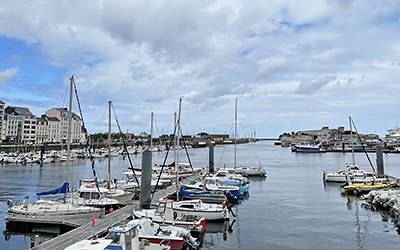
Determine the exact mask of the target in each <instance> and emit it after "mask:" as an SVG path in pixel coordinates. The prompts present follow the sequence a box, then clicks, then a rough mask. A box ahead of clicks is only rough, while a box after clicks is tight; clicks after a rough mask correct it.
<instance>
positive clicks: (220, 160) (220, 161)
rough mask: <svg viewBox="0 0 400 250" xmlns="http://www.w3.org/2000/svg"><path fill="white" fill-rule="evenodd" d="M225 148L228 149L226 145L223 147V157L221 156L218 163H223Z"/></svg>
mask: <svg viewBox="0 0 400 250" xmlns="http://www.w3.org/2000/svg"><path fill="white" fill-rule="evenodd" d="M225 149H226V146H224V147H222V154H221V157H220V158H219V162H218V165H221V163H222V158H223V157H224V153H225Z"/></svg>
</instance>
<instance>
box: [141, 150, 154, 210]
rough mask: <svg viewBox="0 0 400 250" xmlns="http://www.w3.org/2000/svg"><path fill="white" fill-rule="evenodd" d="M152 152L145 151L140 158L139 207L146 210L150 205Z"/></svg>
mask: <svg viewBox="0 0 400 250" xmlns="http://www.w3.org/2000/svg"><path fill="white" fill-rule="evenodd" d="M152 165H153V164H152V152H151V151H150V150H148V149H146V150H145V151H144V152H143V156H142V179H141V183H140V207H141V208H145V209H148V208H150V203H151V199H150V196H151V174H152Z"/></svg>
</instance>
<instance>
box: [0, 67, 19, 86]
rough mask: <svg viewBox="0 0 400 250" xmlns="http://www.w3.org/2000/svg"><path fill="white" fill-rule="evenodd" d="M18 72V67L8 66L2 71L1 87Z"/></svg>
mask: <svg viewBox="0 0 400 250" xmlns="http://www.w3.org/2000/svg"><path fill="white" fill-rule="evenodd" d="M17 73H18V68H8V69H5V70H2V71H0V88H1V87H3V86H4V84H5V83H6V82H7V81H8V80H10V79H11V78H13V77H14V76H16V75H17Z"/></svg>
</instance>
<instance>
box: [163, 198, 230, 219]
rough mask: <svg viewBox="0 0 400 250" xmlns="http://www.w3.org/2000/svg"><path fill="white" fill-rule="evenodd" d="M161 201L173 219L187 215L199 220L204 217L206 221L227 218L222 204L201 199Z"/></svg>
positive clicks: (226, 211)
mask: <svg viewBox="0 0 400 250" xmlns="http://www.w3.org/2000/svg"><path fill="white" fill-rule="evenodd" d="M162 202H163V203H165V210H172V214H173V215H174V219H177V218H179V219H180V220H185V219H186V218H187V217H189V218H191V219H192V220H199V219H201V218H203V217H204V218H205V219H206V221H213V220H225V219H229V214H228V210H227V208H224V207H223V205H222V204H211V203H203V202H202V201H201V200H186V201H173V200H170V199H164V200H163V201H162ZM170 212H171V211H168V212H165V213H170Z"/></svg>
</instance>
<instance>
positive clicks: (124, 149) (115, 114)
mask: <svg viewBox="0 0 400 250" xmlns="http://www.w3.org/2000/svg"><path fill="white" fill-rule="evenodd" d="M111 107H112V110H113V113H114V119H115V122H116V123H117V127H118V131H119V134H120V136H121V138H122V143H123V149H122V153H124V152H125V153H126V155H127V157H128V161H129V165H130V169H131V170H132V173H133V178H135V181H136V183H137V184H138V186H139V187H140V184H139V180H138V178H137V176H136V172H135V169H134V168H133V163H132V159H131V156H130V154H129V152H128V146H127V142H126V136H124V134H123V133H122V129H121V126H120V124H119V121H118V118H117V113H116V112H115V108H114V104H113V103H111Z"/></svg>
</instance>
